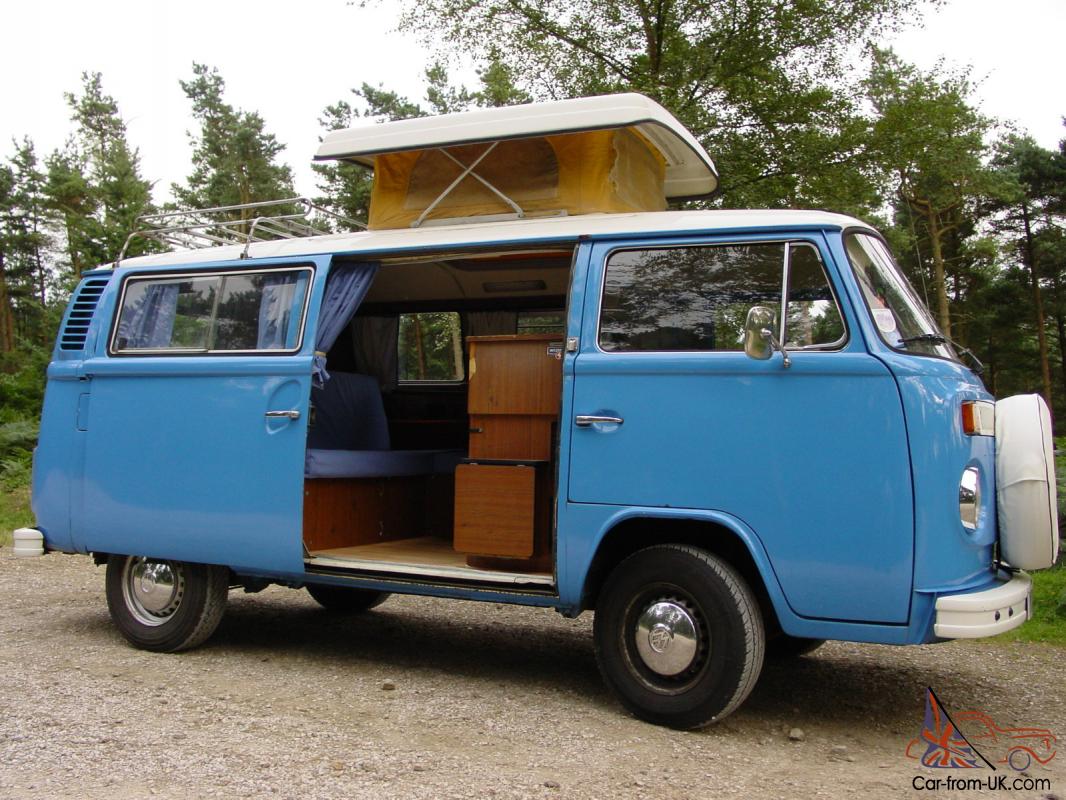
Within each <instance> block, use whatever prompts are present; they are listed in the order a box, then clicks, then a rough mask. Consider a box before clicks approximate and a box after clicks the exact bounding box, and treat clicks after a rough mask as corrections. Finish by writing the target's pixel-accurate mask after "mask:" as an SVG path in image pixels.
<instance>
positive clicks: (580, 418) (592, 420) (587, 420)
mask: <svg viewBox="0 0 1066 800" xmlns="http://www.w3.org/2000/svg"><path fill="white" fill-rule="evenodd" d="M597 422H605V423H607V424H609V425H621V424H622V423H623V422H625V420H624V419H622V418H621V417H597V416H591V415H588V414H578V415H577V416H576V417H574V424H575V425H577V426H578V427H579V428H587V427H588V426H589V425H595V424H596V423H597Z"/></svg>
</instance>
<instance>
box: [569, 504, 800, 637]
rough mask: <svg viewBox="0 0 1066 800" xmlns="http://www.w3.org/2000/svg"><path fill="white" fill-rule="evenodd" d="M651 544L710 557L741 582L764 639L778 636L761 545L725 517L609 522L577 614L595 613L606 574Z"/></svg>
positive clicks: (664, 512)
mask: <svg viewBox="0 0 1066 800" xmlns="http://www.w3.org/2000/svg"><path fill="white" fill-rule="evenodd" d="M656 544H687V545H691V546H693V547H699V548H701V549H703V550H707V551H708V552H711V553H714V554H715V555H717V556H718V557H719V558H722V559H723V560H725V561H727V562H728V563H729V564H731V565H732V566H733V567H734V568H735V569H736V570H737V571H738V572H739V573H740V575H741V577H743V578H744V580H745V581H747V583H748V585H749V586H750V587H751V589H752V591H753V592H754V593H755V595H756V598H757V599H758V601H759V605H760V608H761V609H762V612H763V619H764V622H765V623H766V628H767V633H768V634H771V635H772V634H773V633H776V632H779V631H780V630H781V625H780V622H779V618H780V614H781V613H782V611H784V612H786V613H787V611H788V607H787V604H786V602H785V598H784V595H783V593H782V591H781V587H780V585H779V584H778V582H777V576H776V575H775V574H774V572H773V568H772V567H771V566H770V561H769V558H768V556H767V554H766V551H765V549H764V548H763V546H762V542H761V541H760V540H759V539H758V537H757V536H756V535H755V533H754V532H753V531H752V530H751V529H750V528H748V527H747V526H746V525H745V524H744V523H743V522H741V521H740V520H738V519H736V518H735V517H731V516H729V515H726V514H718V513H714V512H701V513H692V512H688V511H680V510H671V509H640V510H630V511H628V512H623V513H622V514H619V515H618V516H616V517H614V518H612V519H611V520H610V521H609V522H608V524H607V525H606V526H605V527H604V530H603V532H602V534H601V536H600V538H599V540H598V542H597V544H596V548H595V552H594V553H593V555H592V559H591V561H590V562H589V566H588V569H587V571H586V573H585V580H584V583H583V586H582V590H581V608H582V610H595V608H596V598H597V597H598V595H599V593H600V590H601V589H602V587H603V584H604V581H605V580H606V579H607V576H608V575H609V574H610V572H611V570H612V569H613V568H614V567H615V566H617V565H618V564H619V563H621V562H622V561H623V560H624V559H626V558H628V557H629V556H630V555H632V554H633V553H635V552H637V551H638V550H642V549H643V548H645V547H650V546H652V545H656Z"/></svg>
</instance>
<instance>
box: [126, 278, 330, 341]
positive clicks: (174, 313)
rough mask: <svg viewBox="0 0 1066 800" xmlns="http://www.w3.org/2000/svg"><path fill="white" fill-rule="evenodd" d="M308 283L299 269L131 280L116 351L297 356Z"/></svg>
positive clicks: (127, 284)
mask: <svg viewBox="0 0 1066 800" xmlns="http://www.w3.org/2000/svg"><path fill="white" fill-rule="evenodd" d="M310 276H311V271H310V270H308V269H301V270H285V271H271V272H257V273H235V274H228V275H205V276H196V277H189V276H182V277H167V278H131V279H130V280H129V281H127V283H126V289H125V292H124V294H123V297H122V309H121V312H120V314H119V322H118V327H117V330H116V331H115V337H114V340H113V343H112V351H113V352H116V353H125V354H131V355H135V354H138V353H146V352H157V351H165V352H173V353H216V352H259V351H263V352H279V351H281V352H285V351H290V352H291V351H294V350H296V349H298V348H299V343H300V332H301V329H302V327H303V316H304V306H305V300H306V297H307V287H308V285H309V281H310Z"/></svg>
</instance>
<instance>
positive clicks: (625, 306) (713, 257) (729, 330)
mask: <svg viewBox="0 0 1066 800" xmlns="http://www.w3.org/2000/svg"><path fill="white" fill-rule="evenodd" d="M784 255H785V245H784V244H783V243H767V244H735V245H720V246H707V247H670V248H656V249H648V250H622V251H618V252H616V253H613V254H612V255H611V256H610V258H609V259H608V261H607V275H606V278H605V280H604V287H603V304H602V308H601V312H600V334H599V342H600V347H601V348H602V349H604V350H607V351H616V352H624V351H641V350H667V351H669V350H675V351H677V350H726V351H733V350H743V349H744V320H745V318H746V317H747V313H748V309H750V308H751V307H752V306H756V305H763V306H769V307H771V308H773V309H775V311H778V312H779V309H780V305H781V282H782V271H783V266H784Z"/></svg>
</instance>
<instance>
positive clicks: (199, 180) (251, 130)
mask: <svg viewBox="0 0 1066 800" xmlns="http://www.w3.org/2000/svg"><path fill="white" fill-rule="evenodd" d="M181 88H182V89H183V90H184V91H185V95H186V96H187V97H188V98H189V100H191V101H192V111H193V117H194V118H195V119H196V121H197V122H198V123H199V125H200V130H199V132H197V133H193V132H190V133H189V138H190V139H191V140H192V142H193V171H192V173H191V174H190V175H189V177H188V179H187V183H186V185H185V186H181V185H178V184H174V185H173V186H172V187H171V188H172V191H173V193H174V196H175V198H177V200H178V202H179V203H180V204H182V205H184V206H185V207H187V208H207V207H215V206H229V205H238V204H240V205H243V204H247V203H254V202H260V201H266V200H281V199H285V198H288V197H292V196H293V195H294V194H295V190H294V189H293V183H292V170H291V169H289V167H288V166H287V165H285V164H282V163H278V160H277V159H278V156H279V155H280V154H281V152H282V151H283V150H284V149H285V145H283V144H281V143H279V142H278V140H277V138H276V137H275V136H274V134H272V133H267V132H266V123H265V122H264V120H263V118H262V117H261V116H260V115H259V114H258V113H256V112H254V111H243V110H240V109H235V108H234V107H233V106H231V105H230V104H229V103H227V102H225V100H224V99H223V94H224V93H225V88H226V84H225V81H223V79H222V76H221V75H220V74H219V72H218V70H217V69H213V68H209V67H207V66H205V65H203V64H195V63H194V64H193V79H192V80H190V81H182V82H181ZM253 216H255V214H254V212H253V211H249V210H247V209H246V210H244V211H242V212H241V213H240V214H239V215H238V216H235V217H234V218H235V219H246V220H247V219H251V218H252V217H253Z"/></svg>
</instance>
